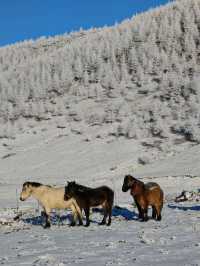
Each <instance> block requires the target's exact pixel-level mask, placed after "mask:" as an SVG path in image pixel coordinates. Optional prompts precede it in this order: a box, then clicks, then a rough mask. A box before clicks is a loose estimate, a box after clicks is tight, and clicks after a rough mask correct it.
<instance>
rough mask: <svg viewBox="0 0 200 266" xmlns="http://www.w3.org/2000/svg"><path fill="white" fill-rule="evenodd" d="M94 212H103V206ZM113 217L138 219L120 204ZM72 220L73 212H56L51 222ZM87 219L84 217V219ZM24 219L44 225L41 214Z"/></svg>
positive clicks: (60, 222)
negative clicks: (59, 213)
mask: <svg viewBox="0 0 200 266" xmlns="http://www.w3.org/2000/svg"><path fill="white" fill-rule="evenodd" d="M92 212H93V213H101V214H102V213H103V211H102V209H101V208H93V209H92ZM112 217H119V218H120V217H121V218H122V219H125V220H137V219H138V217H137V214H136V213H135V212H134V211H130V210H128V209H127V208H122V207H120V206H114V207H113V210H112ZM71 220H72V215H71V213H68V214H62V215H58V214H56V213H52V214H51V224H52V225H64V224H65V225H69V224H70V221H71ZM84 220H85V219H83V221H84ZM22 221H23V222H24V223H27V224H32V225H43V223H44V218H43V217H42V216H41V215H38V216H35V217H28V218H22ZM90 221H91V223H97V221H94V220H90Z"/></svg>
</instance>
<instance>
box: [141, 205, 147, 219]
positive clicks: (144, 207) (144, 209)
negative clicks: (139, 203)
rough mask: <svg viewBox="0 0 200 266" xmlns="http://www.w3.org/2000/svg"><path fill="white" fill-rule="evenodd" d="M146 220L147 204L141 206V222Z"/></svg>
mask: <svg viewBox="0 0 200 266" xmlns="http://www.w3.org/2000/svg"><path fill="white" fill-rule="evenodd" d="M147 221H148V206H143V208H142V222H147Z"/></svg>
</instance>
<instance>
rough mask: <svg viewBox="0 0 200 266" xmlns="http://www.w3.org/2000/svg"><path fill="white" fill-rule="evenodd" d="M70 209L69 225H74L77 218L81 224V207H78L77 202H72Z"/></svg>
mask: <svg viewBox="0 0 200 266" xmlns="http://www.w3.org/2000/svg"><path fill="white" fill-rule="evenodd" d="M71 210H72V221H71V224H70V226H75V225H76V221H77V218H78V220H79V225H82V224H83V222H82V214H81V209H80V208H79V206H78V205H77V204H72V205H71Z"/></svg>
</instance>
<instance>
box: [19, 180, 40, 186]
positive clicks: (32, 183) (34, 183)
mask: <svg viewBox="0 0 200 266" xmlns="http://www.w3.org/2000/svg"><path fill="white" fill-rule="evenodd" d="M25 186H32V187H40V186H43V184H41V183H38V182H29V181H27V182H25V183H24V184H23V187H25Z"/></svg>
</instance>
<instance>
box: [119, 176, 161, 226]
mask: <svg viewBox="0 0 200 266" xmlns="http://www.w3.org/2000/svg"><path fill="white" fill-rule="evenodd" d="M129 189H130V190H131V193H130V194H131V195H132V196H133V198H134V201H135V204H136V206H137V208H138V212H139V219H142V221H147V220H148V215H147V214H148V207H149V206H152V218H153V219H156V220H157V221H160V220H161V218H162V216H161V211H162V207H163V197H164V194H163V191H162V189H161V188H160V186H159V185H158V184H157V183H154V182H149V183H146V184H144V183H143V182H142V181H140V180H138V179H136V178H134V177H133V176H131V175H126V176H125V177H124V183H123V186H122V191H123V192H127V191H128V190H129Z"/></svg>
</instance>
